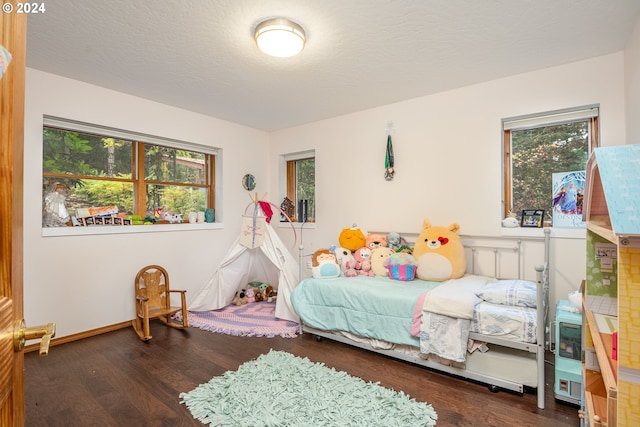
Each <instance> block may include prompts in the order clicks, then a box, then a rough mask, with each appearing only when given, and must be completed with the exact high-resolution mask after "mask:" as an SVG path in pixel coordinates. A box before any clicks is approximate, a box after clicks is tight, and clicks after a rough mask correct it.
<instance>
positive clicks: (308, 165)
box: [284, 151, 316, 222]
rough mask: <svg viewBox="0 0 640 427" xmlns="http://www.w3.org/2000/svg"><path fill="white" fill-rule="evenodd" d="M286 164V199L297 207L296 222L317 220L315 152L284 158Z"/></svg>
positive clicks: (294, 219)
mask: <svg viewBox="0 0 640 427" xmlns="http://www.w3.org/2000/svg"><path fill="white" fill-rule="evenodd" d="M284 159H285V162H286V163H285V164H286V197H288V198H289V200H291V201H292V202H293V204H294V205H295V211H294V212H295V213H294V218H292V220H293V221H295V222H315V220H316V216H315V215H316V159H315V152H313V151H311V152H304V153H296V154H290V155H286V156H284Z"/></svg>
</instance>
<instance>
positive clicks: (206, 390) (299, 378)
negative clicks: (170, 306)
mask: <svg viewBox="0 0 640 427" xmlns="http://www.w3.org/2000/svg"><path fill="white" fill-rule="evenodd" d="M180 399H181V401H180V403H184V404H185V405H186V406H187V408H189V410H190V411H191V414H192V415H193V417H194V418H195V419H197V420H199V421H201V422H203V423H205V424H210V425H212V426H314V427H315V426H385V427H388V426H402V427H408V426H434V425H435V424H436V419H437V418H438V417H437V415H436V412H435V411H434V410H433V408H432V407H431V405H429V404H427V403H421V402H417V401H416V400H415V399H412V398H410V397H409V396H408V395H406V394H404V393H403V392H396V391H393V390H389V389H386V388H384V387H382V386H380V385H378V384H377V383H371V382H365V381H364V380H362V379H360V378H356V377H352V376H350V375H348V374H347V373H345V372H341V371H336V370H335V369H333V368H328V367H326V366H324V364H322V363H314V362H311V361H310V360H309V359H307V358H300V357H297V356H294V355H292V354H289V353H287V352H283V351H275V350H271V351H270V352H269V353H267V354H263V355H262V356H260V357H258V358H257V359H256V360H253V361H250V362H246V363H244V364H243V365H241V366H240V367H239V368H238V370H237V371H227V372H225V373H224V374H223V375H222V376H220V377H214V378H213V379H212V380H211V381H209V382H208V383H206V384H201V385H199V386H198V387H196V388H195V389H194V390H192V391H190V392H188V393H181V394H180Z"/></svg>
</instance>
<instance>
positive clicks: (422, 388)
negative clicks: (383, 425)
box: [25, 323, 579, 427]
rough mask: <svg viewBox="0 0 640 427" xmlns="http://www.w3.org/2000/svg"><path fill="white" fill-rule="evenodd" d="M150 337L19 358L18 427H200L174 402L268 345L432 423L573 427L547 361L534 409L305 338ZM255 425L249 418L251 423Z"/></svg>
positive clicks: (106, 338) (89, 341)
mask: <svg viewBox="0 0 640 427" xmlns="http://www.w3.org/2000/svg"><path fill="white" fill-rule="evenodd" d="M151 333H152V335H153V339H152V340H151V341H149V342H146V343H144V342H142V341H140V340H139V339H138V337H137V335H136V334H135V332H134V331H133V329H131V328H127V329H121V330H118V331H114V332H110V333H107V334H103V335H100V336H97V337H92V338H86V339H84V340H80V341H75V342H71V343H67V344H62V345H58V346H53V347H51V349H50V352H49V356H48V357H45V358H39V357H38V355H37V353H36V352H31V353H28V354H26V355H25V389H26V392H25V400H26V419H27V424H26V425H27V426H29V427H38V426H50V427H53V426H61V427H62V426H64V427H75V426H79V427H87V426H172V427H177V426H200V425H202V424H201V423H200V422H199V421H196V420H194V419H193V418H192V417H191V414H190V413H189V411H188V410H187V408H186V407H185V406H184V405H181V404H180V403H179V397H178V395H179V394H180V393H181V392H186V391H190V390H192V389H193V388H194V387H196V386H197V385H198V384H201V383H205V382H207V381H209V380H210V379H211V378H212V377H214V376H218V375H221V374H222V373H224V372H225V371H227V370H235V369H237V368H238V366H239V365H240V364H242V363H243V362H246V361H248V360H251V359H255V358H256V357H258V356H259V355H261V354H263V353H266V352H268V351H269V349H271V348H273V349H275V350H282V351H287V352H289V353H292V354H295V355H298V356H303V357H308V358H309V359H310V360H312V361H314V362H324V363H325V364H326V365H327V366H330V367H334V368H335V369H337V370H341V371H346V372H348V373H349V374H351V375H354V376H358V377H360V378H362V379H364V380H366V381H373V382H380V384H381V385H382V386H384V387H387V388H392V389H394V390H402V391H404V392H405V393H407V394H409V395H410V396H411V397H413V398H415V399H416V400H419V401H424V402H428V403H430V404H432V405H433V407H434V409H435V410H436V412H437V413H438V426H499V427H504V426H545V427H547V426H554V427H564V426H572V427H576V426H579V420H578V418H577V416H576V414H577V408H576V407H575V406H571V405H567V404H564V403H560V402H556V401H555V400H554V398H553V367H552V366H551V365H550V364H547V386H546V388H547V399H546V409H543V410H541V409H538V408H537V407H536V395H535V393H533V392H532V393H526V394H525V395H523V396H521V395H518V394H516V393H512V392H505V391H501V392H498V393H492V392H490V391H489V390H488V388H487V387H486V386H485V385H481V384H476V383H472V382H468V381H465V380H462V379H458V378H453V377H450V376H447V375H444V374H440V373H436V372H432V371H430V370H428V369H425V368H422V367H419V366H416V365H412V364H410V363H407V362H401V361H397V360H393V359H390V358H387V357H385V356H381V355H378V354H374V353H371V352H367V351H365V350H361V349H358V348H355V347H351V346H348V345H346V344H341V343H338V342H334V341H330V340H322V341H321V342H318V341H316V340H315V339H314V337H313V336H311V335H303V336H299V337H297V338H255V337H233V336H229V335H222V334H214V333H210V332H206V331H202V330H200V329H196V328H191V329H188V330H185V331H180V330H175V329H171V328H168V327H165V326H163V325H162V324H160V323H154V324H153V325H152V332H151ZM247 410H249V411H250V410H251V409H250V408H247ZM259 420H260V415H259V414H256V425H260V424H259Z"/></svg>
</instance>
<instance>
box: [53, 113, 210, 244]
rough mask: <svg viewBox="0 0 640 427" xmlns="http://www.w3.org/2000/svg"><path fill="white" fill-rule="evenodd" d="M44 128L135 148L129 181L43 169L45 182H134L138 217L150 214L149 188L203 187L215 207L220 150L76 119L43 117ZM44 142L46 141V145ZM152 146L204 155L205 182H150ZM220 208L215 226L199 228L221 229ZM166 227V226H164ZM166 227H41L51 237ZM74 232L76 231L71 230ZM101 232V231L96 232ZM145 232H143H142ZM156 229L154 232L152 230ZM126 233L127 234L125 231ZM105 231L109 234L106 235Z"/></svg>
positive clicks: (134, 203)
mask: <svg viewBox="0 0 640 427" xmlns="http://www.w3.org/2000/svg"><path fill="white" fill-rule="evenodd" d="M45 128H53V129H59V130H64V131H69V132H78V133H84V134H90V135H97V136H101V137H107V138H114V139H118V140H126V141H129V142H131V144H132V146H131V149H132V159H131V162H132V165H131V167H132V171H131V174H132V177H131V178H130V179H129V178H121V177H102V176H94V175H69V174H64V173H55V172H54V173H52V172H45V171H44V170H42V181H43V182H44V181H46V180H47V179H53V180H55V179H69V178H75V179H87V180H103V181H110V182H126V183H131V184H132V186H133V193H134V194H133V200H132V203H133V211H134V214H135V215H142V216H143V217H144V216H146V215H147V212H146V209H147V208H146V206H147V205H146V203H147V191H146V187H147V185H166V186H179V187H190V188H204V189H205V191H206V195H207V203H206V207H207V208H216V182H217V180H218V179H219V176H217V174H216V173H217V169H216V164H217V163H218V162H219V161H220V153H221V150H220V149H219V148H217V147H209V146H205V145H200V144H195V143H189V142H184V141H178V140H174V139H169V138H163V137H158V136H153V135H147V134H142V133H138V132H133V131H126V130H122V129H116V128H110V127H106V126H101V125H94V124H89V123H84V122H79V121H75V120H69V119H63V118H59V117H53V116H46V115H45V116H44V117H43V125H42V129H43V130H44V129H45ZM43 143H44V142H43ZM149 146H162V147H167V148H171V149H179V150H187V151H192V152H197V153H199V154H203V155H204V158H205V167H204V172H205V183H204V184H200V183H185V182H177V181H161V180H147V179H145V173H144V167H145V165H144V161H145V157H144V150H145V147H149ZM218 213H219V212H218V209H216V222H214V223H206V226H204V227H203V225H205V224H202V225H201V226H200V227H198V228H221V227H218V226H216V224H218V225H222V224H221V222H220V218H221V217H220V215H219V214H218ZM184 223H187V221H186V219H183V223H182V224H167V225H165V226H168V225H177V226H181V225H183V224H184ZM163 225H164V224H163ZM165 226H163V227H137V226H133V227H42V231H43V236H47V235H49V236H51V235H67V234H112V233H122V232H130V231H132V230H133V229H135V230H136V231H145V232H148V231H157V230H158V228H161V229H165ZM192 226H193V224H190V227H189V229H193V227H192ZM170 228H172V229H175V228H176V227H170ZM183 228H184V227H183ZM71 229H73V231H71ZM76 229H91V232H87V233H82V232H80V233H76ZM98 229H100V232H95V231H98ZM142 229H144V230H142ZM151 229H153V230H151ZM125 230H127V231H125ZM105 231H106V232H105Z"/></svg>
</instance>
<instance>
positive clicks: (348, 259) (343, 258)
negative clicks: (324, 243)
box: [333, 246, 358, 277]
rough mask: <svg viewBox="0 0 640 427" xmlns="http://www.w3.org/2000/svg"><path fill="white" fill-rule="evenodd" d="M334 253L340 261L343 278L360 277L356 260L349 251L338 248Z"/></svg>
mask: <svg viewBox="0 0 640 427" xmlns="http://www.w3.org/2000/svg"><path fill="white" fill-rule="evenodd" d="M333 252H334V253H335V254H336V259H337V260H338V264H340V270H341V272H342V275H343V276H345V277H355V276H357V275H358V272H357V271H356V270H355V268H354V266H355V265H356V259H355V258H354V257H353V254H352V253H351V251H350V250H349V249H347V248H343V247H342V246H336V247H335V249H333Z"/></svg>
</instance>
